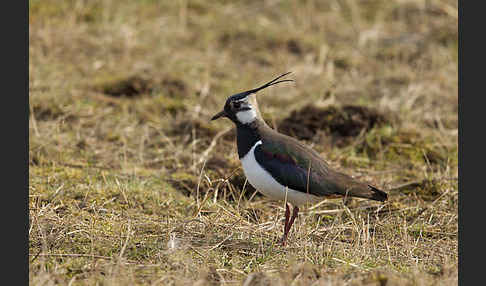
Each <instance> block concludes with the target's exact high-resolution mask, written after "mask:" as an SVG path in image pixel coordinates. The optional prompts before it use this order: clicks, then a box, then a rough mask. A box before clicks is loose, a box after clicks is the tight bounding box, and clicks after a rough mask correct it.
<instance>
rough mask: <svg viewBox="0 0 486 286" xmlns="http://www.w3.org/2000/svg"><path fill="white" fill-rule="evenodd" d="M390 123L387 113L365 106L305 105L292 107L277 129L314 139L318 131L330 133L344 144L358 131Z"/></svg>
mask: <svg viewBox="0 0 486 286" xmlns="http://www.w3.org/2000/svg"><path fill="white" fill-rule="evenodd" d="M389 123H391V120H390V118H389V117H388V116H385V115H384V114H382V113H379V112H378V111H376V110H374V109H371V108H367V107H364V106H356V105H346V106H343V107H335V106H330V107H327V108H318V107H315V106H313V105H307V106H305V107H303V108H302V109H300V110H294V111H293V112H292V113H291V114H290V115H289V116H288V117H287V118H285V119H284V120H282V121H281V122H280V123H279V124H278V131H279V132H281V133H284V134H287V135H289V136H292V137H296V138H298V139H301V140H316V135H317V134H318V132H319V131H322V132H324V133H326V135H327V136H331V137H332V139H333V140H332V141H333V142H334V143H335V144H336V145H338V146H343V145H347V144H349V143H350V141H351V139H353V138H355V137H357V136H358V135H359V134H360V133H361V131H362V130H363V129H364V130H365V131H367V130H370V129H371V128H373V127H375V126H381V125H384V124H389Z"/></svg>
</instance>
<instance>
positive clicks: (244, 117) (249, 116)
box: [236, 108, 257, 124]
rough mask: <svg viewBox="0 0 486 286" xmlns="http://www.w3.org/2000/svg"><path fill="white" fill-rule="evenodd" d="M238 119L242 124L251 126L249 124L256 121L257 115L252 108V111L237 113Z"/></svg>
mask: <svg viewBox="0 0 486 286" xmlns="http://www.w3.org/2000/svg"><path fill="white" fill-rule="evenodd" d="M236 118H237V119H238V121H239V122H241V123H242V124H249V123H252V122H253V121H255V119H256V118H257V113H256V112H255V110H254V109H253V108H252V109H250V110H245V111H240V112H237V113H236Z"/></svg>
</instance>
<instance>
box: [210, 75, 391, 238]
mask: <svg viewBox="0 0 486 286" xmlns="http://www.w3.org/2000/svg"><path fill="white" fill-rule="evenodd" d="M289 73H290V72H288V73H285V74H283V75H281V76H279V77H277V78H275V79H274V80H272V81H270V82H268V83H266V84H264V85H262V86H260V87H258V88H255V89H251V90H248V91H244V92H241V93H238V94H235V95H232V96H230V97H229V98H228V99H227V100H226V103H225V105H224V109H223V110H222V111H221V112H219V113H218V114H216V115H214V116H213V117H212V118H211V120H215V119H218V118H221V117H226V118H229V119H230V120H231V121H233V123H234V124H235V125H236V143H237V148H238V156H239V159H240V161H241V164H242V165H243V170H244V173H245V176H246V178H247V179H248V182H249V183H250V184H251V185H252V186H253V187H254V188H255V189H256V190H258V191H259V192H261V193H262V194H263V195H266V196H268V197H270V198H272V199H275V200H284V201H285V202H286V209H285V225H284V234H283V237H282V239H281V242H282V245H285V244H286V240H287V236H288V233H289V231H290V228H291V227H292V224H293V223H294V220H295V218H296V217H297V214H298V212H299V206H301V205H303V204H305V203H308V202H311V203H315V202H318V201H319V200H323V199H325V198H336V197H344V198H346V197H359V198H366V199H371V200H375V201H382V202H383V201H386V199H387V197H388V195H387V194H386V193H385V192H383V191H381V190H379V189H377V188H375V187H374V186H371V185H369V184H366V183H363V182H360V181H358V180H356V179H354V178H352V177H350V176H348V175H346V174H343V173H340V172H338V171H335V170H333V169H331V168H330V167H329V165H328V164H327V163H326V162H325V161H324V160H323V159H322V158H321V157H320V156H319V154H318V153H317V152H316V151H314V150H312V149H311V148H309V147H306V146H305V145H304V144H302V143H300V142H299V141H297V140H296V139H294V138H292V137H289V136H287V135H284V134H281V133H278V132H277V131H275V130H273V129H272V128H270V127H269V126H268V125H267V124H266V123H265V121H264V120H263V118H262V116H261V113H260V111H259V109H258V105H257V101H256V98H255V96H251V95H253V94H255V93H257V92H258V91H260V90H262V89H264V88H267V87H269V86H271V85H275V84H278V83H282V82H287V81H292V80H279V79H280V78H282V77H283V76H285V75H287V74H289ZM287 202H288V203H290V204H291V205H292V206H293V210H292V216H290V208H289V205H288V204H287Z"/></svg>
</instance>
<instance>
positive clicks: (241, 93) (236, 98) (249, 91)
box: [230, 72, 294, 100]
mask: <svg viewBox="0 0 486 286" xmlns="http://www.w3.org/2000/svg"><path fill="white" fill-rule="evenodd" d="M290 73H292V72H287V73H284V74H282V75H279V76H278V77H276V78H274V79H273V80H271V81H269V82H267V83H266V84H264V85H262V86H260V87H257V88H255V89H250V90H247V91H244V92H240V93H237V94H235V95H232V96H231V97H230V98H231V99H232V100H239V99H243V98H245V97H247V96H248V95H250V94H252V93H257V92H258V91H260V90H262V89H264V88H267V87H269V86H271V85H274V84H277V83H281V82H286V81H294V80H293V79H284V80H278V79H280V78H282V77H284V76H286V75H288V74H290ZM277 80H278V81H277Z"/></svg>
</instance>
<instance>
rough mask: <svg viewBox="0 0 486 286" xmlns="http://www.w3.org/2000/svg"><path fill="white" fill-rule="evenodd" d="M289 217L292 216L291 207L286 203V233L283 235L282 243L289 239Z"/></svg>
mask: <svg viewBox="0 0 486 286" xmlns="http://www.w3.org/2000/svg"><path fill="white" fill-rule="evenodd" d="M289 217H290V208H289V204H285V225H284V235H283V236H282V239H281V240H280V241H281V242H282V245H285V241H286V240H287V234H288V232H289V229H290V227H289Z"/></svg>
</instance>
